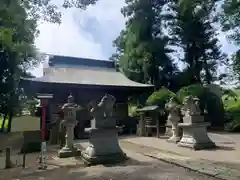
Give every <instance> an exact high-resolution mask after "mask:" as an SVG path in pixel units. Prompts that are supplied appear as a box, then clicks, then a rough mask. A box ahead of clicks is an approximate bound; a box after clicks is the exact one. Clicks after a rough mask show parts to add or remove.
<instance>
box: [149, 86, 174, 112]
mask: <svg viewBox="0 0 240 180" xmlns="http://www.w3.org/2000/svg"><path fill="white" fill-rule="evenodd" d="M171 97H176V95H175V94H174V93H173V92H171V91H170V90H168V89H167V88H165V87H162V88H161V89H159V90H158V91H156V92H154V93H152V95H150V96H149V97H148V99H147V101H146V105H148V106H151V105H157V106H159V107H160V108H161V109H164V108H165V104H166V103H167V102H168V101H169V99H170V98H171Z"/></svg>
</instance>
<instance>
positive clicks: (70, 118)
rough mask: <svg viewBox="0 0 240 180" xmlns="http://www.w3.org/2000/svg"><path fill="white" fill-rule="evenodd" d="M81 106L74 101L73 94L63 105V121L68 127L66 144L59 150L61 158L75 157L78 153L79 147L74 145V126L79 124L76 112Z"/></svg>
mask: <svg viewBox="0 0 240 180" xmlns="http://www.w3.org/2000/svg"><path fill="white" fill-rule="evenodd" d="M79 109H80V107H79V106H78V105H77V104H75V103H74V98H73V96H72V95H70V96H68V101H67V103H66V104H64V105H63V107H62V110H63V112H64V120H63V121H62V122H61V123H62V124H63V126H65V127H66V135H65V139H66V142H65V146H64V147H63V148H62V149H61V150H60V151H59V152H58V156H59V157H60V158H67V157H73V156H75V155H76V153H77V148H76V147H74V145H73V140H74V127H75V126H76V125H77V120H76V113H77V111H78V110H79Z"/></svg>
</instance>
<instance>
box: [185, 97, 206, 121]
mask: <svg viewBox="0 0 240 180" xmlns="http://www.w3.org/2000/svg"><path fill="white" fill-rule="evenodd" d="M199 106H200V100H199V98H197V97H192V96H187V97H186V98H185V99H184V101H183V108H182V112H183V114H184V116H185V117H187V116H194V115H195V116H198V115H200V114H201V109H200V107H199Z"/></svg>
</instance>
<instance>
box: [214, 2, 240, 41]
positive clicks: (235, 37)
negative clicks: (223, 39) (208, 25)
mask: <svg viewBox="0 0 240 180" xmlns="http://www.w3.org/2000/svg"><path fill="white" fill-rule="evenodd" d="M221 8H222V9H221V11H220V13H218V14H217V16H216V18H217V19H218V20H220V22H221V25H222V30H223V31H224V32H228V35H229V36H228V37H229V39H230V40H231V41H232V42H234V43H235V44H236V45H240V1H238V0H224V1H223V3H222V5H221Z"/></svg>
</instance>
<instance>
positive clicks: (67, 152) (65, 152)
mask: <svg viewBox="0 0 240 180" xmlns="http://www.w3.org/2000/svg"><path fill="white" fill-rule="evenodd" d="M80 154H81V151H80V150H79V149H77V148H76V147H73V148H66V147H63V148H62V149H61V150H60V151H58V157H59V158H69V157H74V156H78V155H80Z"/></svg>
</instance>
